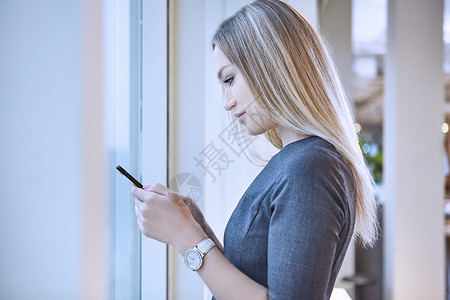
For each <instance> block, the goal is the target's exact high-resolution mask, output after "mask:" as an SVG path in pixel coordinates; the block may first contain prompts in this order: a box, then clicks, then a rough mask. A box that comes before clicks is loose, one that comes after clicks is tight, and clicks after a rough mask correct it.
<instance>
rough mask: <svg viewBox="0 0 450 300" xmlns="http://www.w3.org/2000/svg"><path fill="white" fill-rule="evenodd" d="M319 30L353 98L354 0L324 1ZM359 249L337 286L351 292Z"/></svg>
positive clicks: (349, 257) (347, 259) (347, 260)
mask: <svg viewBox="0 0 450 300" xmlns="http://www.w3.org/2000/svg"><path fill="white" fill-rule="evenodd" d="M319 27H320V32H321V34H322V36H323V37H324V39H325V41H326V42H327V45H328V47H329V50H330V51H331V54H332V57H333V60H334V62H335V64H336V68H337V71H338V74H339V75H340V78H341V81H342V85H343V86H344V89H345V91H346V92H347V95H348V96H349V97H350V95H351V94H350V93H351V86H352V85H351V84H352V0H331V1H322V3H321V6H320V8H319ZM354 260H355V249H354V244H353V243H351V244H350V246H349V247H348V250H347V255H346V256H345V260H344V263H343V264H342V267H341V271H340V273H339V275H338V277H337V279H336V284H335V285H336V286H339V287H344V288H347V289H350V288H351V287H352V286H353V285H352V284H350V283H347V284H346V283H345V282H344V281H342V278H343V277H345V276H353V274H354V273H355V262H354Z"/></svg>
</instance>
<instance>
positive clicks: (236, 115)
mask: <svg viewBox="0 0 450 300" xmlns="http://www.w3.org/2000/svg"><path fill="white" fill-rule="evenodd" d="M244 114H245V111H244V112H240V113H235V114H234V116H235V117H236V118H238V119H239V122H240V123H242V118H243V117H242V116H243V115H244Z"/></svg>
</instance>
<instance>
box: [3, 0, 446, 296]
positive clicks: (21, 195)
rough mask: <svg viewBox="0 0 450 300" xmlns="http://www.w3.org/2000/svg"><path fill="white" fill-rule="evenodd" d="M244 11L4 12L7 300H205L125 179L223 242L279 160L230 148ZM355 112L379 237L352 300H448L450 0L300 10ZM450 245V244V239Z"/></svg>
mask: <svg viewBox="0 0 450 300" xmlns="http://www.w3.org/2000/svg"><path fill="white" fill-rule="evenodd" d="M249 2H250V1H246V0H204V1H201V0H193V1H185V0H152V1H147V0H109V1H105V0H103V1H102V0H72V1H69V0H59V1H56V0H45V1H29V0H18V1H4V0H0V166H1V171H0V299H209V298H210V296H211V294H210V292H209V291H208V289H207V288H206V286H205V285H204V284H203V283H202V281H201V280H200V278H199V277H198V276H197V275H196V274H193V273H192V272H191V271H190V270H188V269H187V268H186V267H185V266H184V263H183V261H182V258H181V257H180V256H179V255H178V254H177V253H175V251H174V250H173V249H172V248H171V247H167V246H166V245H164V244H161V243H158V242H154V241H151V240H149V239H147V238H144V237H142V236H141V234H140V232H139V230H138V228H137V226H136V221H135V216H134V204H133V202H132V199H131V197H130V193H129V183H128V181H127V180H126V179H125V178H124V177H123V176H121V175H120V174H118V173H117V172H116V171H115V166H116V165H117V164H121V165H122V166H123V167H125V168H126V169H127V170H129V171H130V173H132V174H133V175H134V176H136V177H137V178H139V179H140V180H142V182H143V183H144V184H153V183H155V182H160V183H162V184H165V185H167V186H169V187H170V188H172V189H174V190H177V191H179V192H180V193H183V194H188V195H190V196H191V197H192V198H193V199H194V200H195V201H197V204H198V205H199V206H200V207H201V209H202V210H203V212H204V213H205V215H206V218H207V219H208V221H209V223H210V225H211V227H212V228H213V229H214V230H215V231H216V233H217V236H218V237H219V238H221V237H222V235H223V231H224V228H225V226H226V223H227V220H228V218H229V216H230V214H231V213H232V211H233V209H234V207H235V205H236V204H237V202H238V201H239V199H240V197H241V196H242V194H243V193H244V192H245V190H246V188H247V187H248V185H249V184H250V183H251V181H252V180H253V179H254V178H255V176H256V175H257V174H258V173H259V172H260V171H261V169H262V167H261V166H258V165H255V164H252V163H251V162H249V160H248V159H247V157H246V153H244V152H243V151H242V149H247V148H248V149H250V148H252V149H256V150H257V151H258V153H260V154H261V155H262V156H265V157H266V158H269V157H270V156H271V155H273V154H274V153H276V150H275V149H274V148H273V147H271V146H270V145H268V143H267V141H265V140H264V138H262V137H258V138H254V139H248V138H244V137H243V136H239V135H236V134H234V133H233V132H232V130H230V129H231V127H232V126H233V124H232V120H230V119H228V117H227V115H226V113H225V111H224V110H223V104H222V100H221V90H220V86H219V85H218V84H217V80H216V76H215V74H214V68H213V61H212V52H211V45H210V38H211V37H212V35H213V33H214V30H215V29H216V27H217V26H218V24H219V23H220V22H221V21H222V20H224V19H225V18H226V17H227V16H230V15H231V14H232V13H233V12H235V11H236V10H237V9H239V8H240V7H242V6H243V5H245V4H246V3H249ZM286 2H287V3H289V4H290V5H292V6H293V7H294V8H296V9H297V10H298V11H299V12H300V13H301V14H302V15H304V16H305V17H306V18H307V19H308V20H309V22H310V23H311V24H312V25H313V26H314V27H315V28H317V30H319V31H320V32H321V33H322V35H323V37H324V39H325V40H326V42H327V44H328V46H329V48H330V51H331V52H332V56H333V58H334V59H335V63H336V65H337V68H338V71H339V73H340V76H341V79H342V81H343V84H344V86H345V88H346V91H347V94H348V97H349V99H350V100H351V101H352V102H353V104H354V107H355V116H356V120H355V121H356V123H355V126H356V128H357V130H358V132H359V135H360V140H361V147H362V150H363V152H364V154H365V156H366V159H367V162H368V164H369V167H370V169H371V171H372V174H373V176H374V178H375V181H376V190H377V197H378V200H379V202H380V212H379V216H380V224H381V226H382V235H381V237H380V240H379V242H378V244H377V245H376V247H374V248H372V249H362V248H361V247H360V246H359V245H357V244H352V245H351V247H350V249H349V251H348V254H347V257H346V260H345V262H344V265H343V267H342V270H341V273H340V275H339V277H338V280H337V282H336V287H341V288H345V289H346V291H347V293H348V295H349V296H350V297H351V298H352V299H358V300H359V299H386V300H389V299H450V297H449V283H448V282H449V280H448V275H447V274H448V272H449V271H448V270H449V269H450V268H449V267H448V266H449V262H448V255H447V253H448V249H449V246H448V245H447V242H446V241H447V237H446V236H447V235H450V230H449V229H447V226H446V220H447V219H450V194H449V193H450V177H449V171H450V169H449V157H448V155H449V153H450V144H449V139H448V130H449V125H448V124H449V121H450V104H449V103H450V87H449V85H450V75H449V74H450V57H449V53H450V52H449V51H450V48H449V47H450V46H449V44H450V7H449V4H448V0H428V1H419V0H309V1H301V0H291V1H286ZM449 228H450V227H449Z"/></svg>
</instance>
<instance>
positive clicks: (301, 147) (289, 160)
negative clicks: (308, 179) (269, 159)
mask: <svg viewBox="0 0 450 300" xmlns="http://www.w3.org/2000/svg"><path fill="white" fill-rule="evenodd" d="M274 163H275V164H276V165H278V166H279V167H281V168H282V169H284V173H285V174H292V173H294V174H295V173H299V172H300V173H304V172H308V173H311V172H313V173H315V172H317V171H330V170H332V169H339V170H346V169H348V163H347V161H346V159H345V158H344V157H343V156H342V155H341V154H340V153H339V152H338V151H337V149H336V148H335V147H334V146H333V145H332V144H331V143H329V142H327V141H326V140H324V139H323V138H320V137H318V136H310V137H307V138H304V139H301V140H298V141H295V142H292V143H290V144H288V145H286V146H285V147H283V149H281V150H280V152H278V153H277V157H276V159H275V160H274Z"/></svg>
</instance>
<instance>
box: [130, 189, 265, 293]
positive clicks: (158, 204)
mask: <svg viewBox="0 0 450 300" xmlns="http://www.w3.org/2000/svg"><path fill="white" fill-rule="evenodd" d="M131 192H132V193H133V195H134V197H135V204H136V205H135V211H136V216H137V221H138V225H139V228H140V229H141V231H142V233H143V234H144V235H145V236H147V237H150V238H153V239H156V240H158V241H161V242H165V243H169V244H171V245H173V246H174V247H175V248H176V250H177V251H178V252H179V253H180V254H181V255H184V253H185V251H186V250H188V249H190V248H193V247H195V246H196V245H197V244H198V243H199V242H200V241H202V240H203V239H205V238H206V237H207V234H206V233H205V231H204V230H203V229H202V227H201V226H200V225H199V224H198V223H197V222H196V221H195V219H194V217H193V216H192V214H191V212H190V210H189V208H188V207H187V206H186V204H185V203H184V201H183V199H182V198H181V197H180V195H178V194H177V193H175V192H173V191H171V190H169V189H167V188H166V187H164V186H162V185H161V184H155V185H153V186H152V187H151V188H150V189H149V190H147V191H145V190H143V189H139V188H137V187H135V186H133V187H132V188H131ZM197 273H198V274H199V275H200V277H201V278H202V279H203V281H204V282H205V283H206V285H207V286H208V288H209V289H210V290H211V292H212V293H213V295H214V296H215V297H216V299H218V300H223V299H224V300H226V299H233V300H235V299H268V294H267V288H265V287H264V286H262V285H260V284H258V283H257V282H255V281H253V280H252V279H250V278H249V277H248V276H246V275H245V274H244V273H242V272H241V271H239V270H238V269H237V268H236V267H234V266H233V265H232V264H231V263H230V262H229V261H228V260H227V259H226V258H225V257H224V256H223V254H222V253H221V251H220V249H218V248H217V247H214V248H212V249H211V250H210V251H209V252H208V253H207V254H206V255H205V256H204V258H203V265H202V267H201V268H200V269H199V270H198V271H197Z"/></svg>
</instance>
